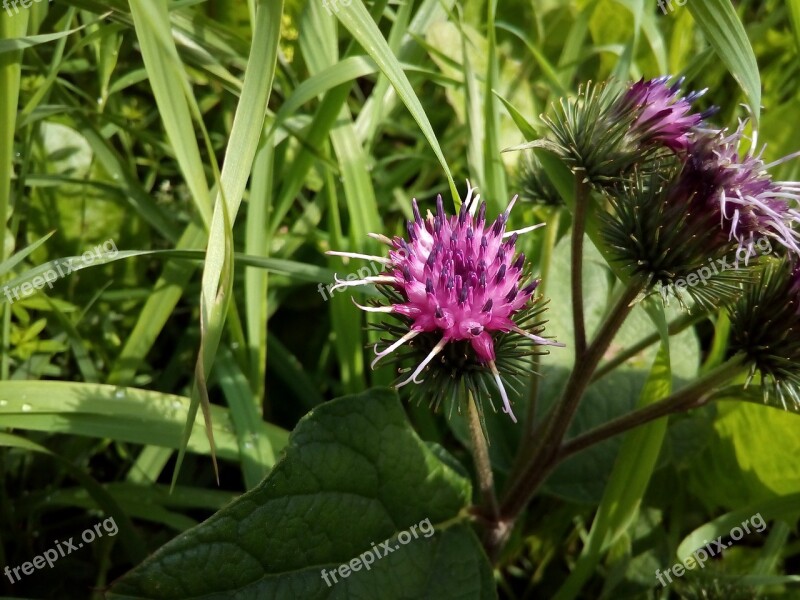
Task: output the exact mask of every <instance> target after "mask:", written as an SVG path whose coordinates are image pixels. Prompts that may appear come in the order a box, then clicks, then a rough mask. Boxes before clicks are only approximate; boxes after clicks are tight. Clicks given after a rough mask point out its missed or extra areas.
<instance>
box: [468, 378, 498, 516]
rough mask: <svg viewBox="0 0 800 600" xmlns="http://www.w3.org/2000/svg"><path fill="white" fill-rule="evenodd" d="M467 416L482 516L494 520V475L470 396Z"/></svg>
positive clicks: (495, 513)
mask: <svg viewBox="0 0 800 600" xmlns="http://www.w3.org/2000/svg"><path fill="white" fill-rule="evenodd" d="M467 414H468V415H469V436H470V442H471V446H472V447H471V448H470V450H471V451H472V460H473V461H474V462H475V473H476V475H477V478H478V486H479V488H480V491H481V508H482V512H483V513H484V516H485V517H487V518H489V519H492V520H496V519H497V517H498V515H499V514H500V510H499V506H498V504H497V496H496V495H495V491H494V474H493V473H492V463H491V461H490V459H489V446H488V443H487V441H486V436H485V435H484V432H483V427H481V417H480V414H479V413H478V406H477V404H476V403H475V399H474V398H473V397H472V394H469V397H468V399H467Z"/></svg>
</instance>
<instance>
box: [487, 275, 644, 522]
mask: <svg viewBox="0 0 800 600" xmlns="http://www.w3.org/2000/svg"><path fill="white" fill-rule="evenodd" d="M641 287H642V286H641V283H640V282H638V281H631V282H630V283H629V284H628V285H627V287H626V288H625V290H624V291H623V293H622V295H621V296H620V298H619V300H618V301H617V303H616V304H615V305H614V308H613V309H612V310H611V312H610V313H609V315H608V317H607V318H606V320H605V322H604V323H603V325H602V327H601V328H600V331H599V332H598V334H597V337H596V338H595V340H594V341H593V342H592V344H591V345H590V346H589V347H588V348H587V350H586V352H584V353H583V356H581V355H577V356H576V360H575V367H574V369H573V370H572V373H571V375H570V378H569V380H568V381H567V386H566V388H565V389H564V393H563V395H562V396H561V399H560V400H559V401H558V403H557V404H556V406H555V407H554V408H553V409H552V410H551V412H550V414H549V415H548V417H547V419H546V421H545V425H544V427H543V430H542V433H541V435H539V436H538V439H537V445H536V446H535V447H534V450H533V452H532V454H531V456H530V458H529V459H528V461H527V463H526V465H525V467H524V468H523V469H522V470H521V472H520V474H519V476H517V477H515V479H514V481H513V482H512V483H511V485H510V486H509V488H508V491H507V493H506V495H505V499H504V501H503V503H502V505H501V507H500V514H501V516H502V517H503V518H504V519H507V520H514V519H515V518H516V517H517V515H518V514H519V513H520V512H521V511H522V509H523V508H525V506H526V505H527V504H528V502H529V501H530V499H531V498H532V497H533V494H534V493H535V492H536V490H537V489H538V488H539V486H540V485H541V484H542V482H543V481H544V478H545V477H546V476H547V474H548V473H549V472H550V470H551V468H552V464H553V460H554V459H555V458H556V456H557V454H558V450H559V448H560V446H561V440H562V439H563V438H564V434H565V433H566V432H567V429H568V428H569V425H570V423H571V422H572V418H573V417H574V416H575V412H576V411H577V409H578V405H579V404H580V401H581V398H583V394H584V392H585V391H586V388H587V387H588V386H589V383H590V382H591V379H592V375H593V374H594V371H595V369H596V368H597V365H598V364H599V362H600V359H601V358H602V357H603V354H605V352H606V350H607V349H608V346H609V345H610V344H611V342H612V340H613V339H614V336H615V335H616V333H617V331H618V330H619V328H620V326H621V325H622V323H623V322H624V321H625V318H626V317H627V316H628V314H629V313H630V311H631V309H632V306H633V305H632V302H633V300H634V299H635V298H636V296H637V295H638V294H639V292H640V290H641Z"/></svg>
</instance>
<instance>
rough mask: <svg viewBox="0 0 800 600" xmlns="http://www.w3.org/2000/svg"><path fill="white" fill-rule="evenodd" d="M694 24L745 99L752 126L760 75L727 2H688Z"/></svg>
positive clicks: (758, 111)
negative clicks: (731, 76) (751, 116)
mask: <svg viewBox="0 0 800 600" xmlns="http://www.w3.org/2000/svg"><path fill="white" fill-rule="evenodd" d="M687 8H688V9H689V12H691V13H692V17H694V20H695V23H697V26H698V27H699V28H700V29H701V30H702V32H703V34H704V35H705V37H706V39H707V40H708V43H709V44H711V47H712V48H714V50H715V51H716V53H717V56H719V58H720V60H721V61H722V62H723V64H724V65H725V66H726V67H728V71H730V73H731V75H733V78H734V79H735V80H736V81H737V83H738V84H739V86H740V87H741V88H742V91H744V93H745V96H747V102H748V104H749V105H750V111H751V112H752V115H753V121H754V125H755V126H756V127H757V126H758V120H759V115H760V114H761V76H760V74H759V71H758V63H757V62H756V57H755V54H753V48H752V47H751V46H750V40H748V39H747V32H746V31H745V29H744V25H742V22H741V21H740V20H739V16H738V15H737V14H736V10H735V9H734V8H733V5H732V4H731V2H730V0H703V2H688V3H687Z"/></svg>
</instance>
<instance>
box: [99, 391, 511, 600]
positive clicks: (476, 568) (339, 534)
mask: <svg viewBox="0 0 800 600" xmlns="http://www.w3.org/2000/svg"><path fill="white" fill-rule="evenodd" d="M441 452H443V451H442V450H441V449H439V448H431V447H430V446H429V445H428V444H426V443H425V442H423V441H422V440H420V439H419V437H417V435H416V433H415V432H414V431H413V429H412V428H411V426H410V425H409V424H408V421H407V420H406V415H405V411H404V410H403V408H402V406H401V405H400V402H399V401H398V399H397V396H396V394H394V393H393V392H390V391H388V390H371V391H368V392H365V393H363V394H360V395H356V396H348V397H344V398H340V399H338V400H334V401H332V402H329V403H326V404H323V405H321V406H319V407H318V408H316V409H314V410H313V411H312V412H311V413H310V414H308V415H307V416H306V417H305V418H303V420H301V421H300V423H299V425H298V426H297V428H296V429H295V431H294V432H293V433H292V435H291V437H290V439H289V445H288V447H287V449H286V453H285V455H284V457H283V458H282V459H281V460H280V462H279V463H278V464H277V465H276V466H275V468H274V469H273V470H272V472H271V473H270V474H269V475H268V476H267V477H266V479H264V481H262V482H261V483H260V484H259V485H258V486H257V487H256V488H254V489H253V490H251V491H249V492H247V493H246V494H244V495H242V496H241V497H240V498H238V499H237V500H235V501H234V502H232V503H231V504H230V505H229V506H227V507H225V508H223V509H222V510H220V511H219V512H218V513H217V514H215V515H214V516H212V517H211V518H210V519H208V520H207V521H206V522H204V523H202V524H200V525H198V526H197V527H195V528H193V529H190V530H189V531H187V532H186V533H184V534H183V535H181V536H179V537H178V538H176V539H174V540H173V541H171V542H169V543H168V544H166V545H165V546H163V547H162V548H161V549H159V550H158V551H157V552H156V553H155V554H154V555H153V556H151V557H150V558H148V559H147V560H146V561H145V562H144V563H142V564H141V565H139V566H138V567H137V568H135V569H134V570H133V571H131V572H130V573H128V574H127V575H125V576H124V577H122V578H121V579H120V580H119V581H117V582H116V583H115V584H114V585H113V586H112V589H111V592H110V593H109V595H108V597H109V598H110V599H114V600H122V599H131V598H137V599H144V598H146V599H153V600H155V599H162V598H163V599H167V598H170V599H172V598H206V599H208V598H233V597H235V598H238V599H247V598H253V599H254V600H255V599H259V600H262V599H264V598H278V599H281V598H286V599H294V598H304V599H307V598H329V597H330V598H437V599H438V598H494V597H495V591H494V586H493V582H492V572H491V567H490V566H489V563H488V561H487V559H486V556H485V554H484V553H483V550H482V549H481V546H480V543H479V541H478V539H477V537H476V536H475V534H474V533H473V532H472V530H471V527H470V525H469V522H468V518H469V517H468V514H467V511H466V510H465V509H466V508H467V507H468V506H469V504H470V502H471V498H472V486H471V484H470V481H469V480H468V479H466V478H465V477H464V476H463V475H462V474H461V473H459V472H458V471H457V470H456V469H454V468H453V466H451V464H452V461H453V459H452V458H449V459H448V460H447V461H444V462H443V461H442V460H440V458H439V456H441ZM367 563H369V564H367ZM323 572H324V573H325V574H326V577H325V578H323ZM326 579H327V582H326Z"/></svg>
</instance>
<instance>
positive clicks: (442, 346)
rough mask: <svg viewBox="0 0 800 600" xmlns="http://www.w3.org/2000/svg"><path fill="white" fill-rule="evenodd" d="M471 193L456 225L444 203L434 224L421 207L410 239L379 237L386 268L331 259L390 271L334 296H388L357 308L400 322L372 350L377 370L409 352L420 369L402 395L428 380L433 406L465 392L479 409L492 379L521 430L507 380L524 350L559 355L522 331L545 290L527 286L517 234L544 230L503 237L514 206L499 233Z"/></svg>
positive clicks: (533, 331) (532, 332)
mask: <svg viewBox="0 0 800 600" xmlns="http://www.w3.org/2000/svg"><path fill="white" fill-rule="evenodd" d="M473 192H474V189H472V188H470V189H469V194H468V196H467V199H466V200H465V201H464V204H463V205H462V206H461V210H460V212H459V214H458V215H456V216H450V217H448V216H447V215H446V214H445V212H444V205H443V203H442V197H441V196H439V197H438V199H437V202H436V214H435V215H432V214H430V212H429V213H428V215H427V217H426V218H423V217H422V215H421V214H420V211H419V207H418V206H417V202H416V200H414V201H413V212H414V219H413V220H412V221H409V222H408V223H407V231H408V238H407V239H403V238H400V237H395V238H394V239H392V240H390V239H389V238H386V237H385V236H381V235H374V234H373V237H375V238H377V239H379V240H381V241H383V242H384V243H387V244H388V245H389V246H390V248H391V250H390V252H389V258H380V257H368V256H364V255H356V254H350V253H347V252H330V253H329V254H336V255H339V256H351V257H356V258H370V259H372V260H377V261H379V262H382V263H383V264H385V266H386V269H385V271H384V272H382V273H380V274H379V275H377V276H375V277H367V278H365V279H363V280H358V281H347V280H339V279H338V278H337V285H336V286H334V289H335V288H336V287H346V286H352V285H364V284H376V285H378V286H380V287H381V288H383V290H382V291H383V292H384V294H385V295H386V297H387V298H388V299H389V303H388V304H386V305H377V306H360V307H359V308H362V309H363V310H366V311H371V312H382V313H388V314H391V315H393V316H395V317H397V318H398V320H399V322H400V325H394V324H392V325H387V326H385V327H382V330H383V331H384V332H387V333H390V334H392V335H393V336H394V337H395V338H396V339H393V340H387V341H385V342H384V343H383V344H381V345H382V346H383V347H382V349H381V350H378V346H376V347H375V352H376V358H375V360H374V361H373V363H372V364H373V367H374V366H375V363H377V362H378V361H379V360H380V359H381V358H383V357H386V356H389V355H390V354H392V353H393V352H395V351H396V350H398V349H400V348H401V347H404V346H405V347H406V348H410V350H411V351H410V352H407V353H406V354H405V355H404V356H407V355H416V356H417V357H418V359H419V363H418V364H417V366H416V368H415V369H414V370H413V372H412V373H411V374H410V375H409V376H407V377H406V378H405V379H403V380H402V381H401V382H399V383H398V384H397V387H401V386H403V385H406V384H408V383H411V382H414V383H422V382H421V381H419V380H418V377H420V376H422V375H423V373H425V372H426V370H427V372H428V375H426V378H430V379H431V380H433V381H434V385H435V387H430V386H429V387H428V392H430V398H431V403H432V404H436V405H438V403H439V402H440V401H441V400H442V399H443V398H445V397H447V396H448V395H449V396H453V395H454V391H455V388H457V387H458V386H459V384H462V383H463V384H464V385H465V386H466V387H467V389H468V390H469V391H472V392H473V396H475V397H476V400H480V398H481V397H482V396H484V395H485V394H484V393H479V392H484V391H486V385H485V383H484V382H483V376H486V375H490V376H491V377H492V378H493V379H494V381H495V383H496V385H497V388H498V390H499V392H500V395H501V397H502V400H503V410H504V411H505V412H506V413H508V414H509V415H510V416H511V418H512V419H513V420H514V421H516V418H515V417H514V413H513V412H512V409H511V403H510V401H509V399H508V395H507V393H506V390H505V387H504V384H503V381H502V378H501V373H503V374H506V375H513V374H516V371H518V367H519V366H520V365H519V364H518V359H519V358H520V357H521V356H522V355H521V354H520V352H519V350H520V348H524V347H525V346H526V345H527V346H530V345H531V343H532V344H533V345H560V344H557V343H556V342H553V341H552V340H549V339H546V338H543V337H541V336H540V335H539V334H541V333H542V330H543V328H542V326H541V325H542V324H541V323H537V324H534V325H533V326H531V325H527V326H528V329H523V328H522V327H521V326H520V325H521V324H527V323H528V321H529V320H530V316H531V314H530V311H529V310H526V309H529V308H530V307H531V304H532V301H533V297H534V292H535V290H536V286H537V284H538V281H536V280H533V281H529V278H528V273H527V272H526V266H527V265H526V262H525V257H524V255H522V254H519V255H517V254H516V253H515V243H516V240H517V237H518V236H519V235H520V234H522V233H525V232H528V231H532V230H533V229H536V228H538V227H539V226H540V225H534V226H531V227H526V228H524V229H520V230H518V231H509V232H507V231H506V224H507V222H508V219H509V215H510V212H511V208H512V206H513V204H514V200H516V197H515V198H514V200H512V201H511V203H510V204H509V206H508V208H507V209H506V211H505V212H503V213H502V214H501V215H499V216H498V217H497V219H496V220H495V221H494V222H493V223H487V221H486V204H485V203H483V202H482V203H480V206H479V205H478V199H479V196H473ZM509 337H511V338H514V339H513V340H508V339H507V338H509ZM526 342H527V344H526ZM515 345H516V346H518V348H514V346H515ZM499 348H503V350H504V354H503V355H501V354H500V352H499V351H498V350H499ZM530 353H531V352H527V354H530ZM501 359H503V360H501ZM505 359H508V360H505ZM506 363H508V364H506ZM515 363H516V364H515ZM454 386H455V387H454Z"/></svg>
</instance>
